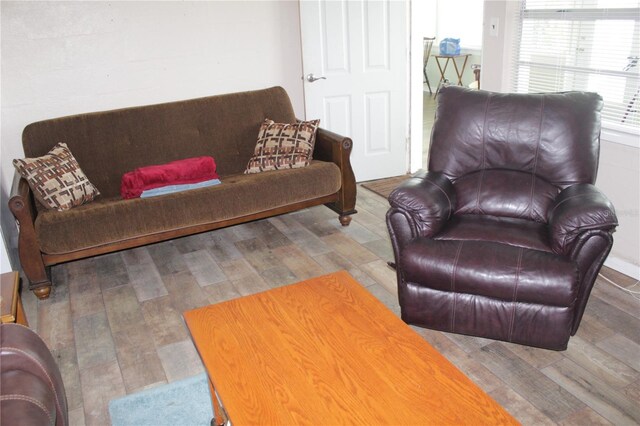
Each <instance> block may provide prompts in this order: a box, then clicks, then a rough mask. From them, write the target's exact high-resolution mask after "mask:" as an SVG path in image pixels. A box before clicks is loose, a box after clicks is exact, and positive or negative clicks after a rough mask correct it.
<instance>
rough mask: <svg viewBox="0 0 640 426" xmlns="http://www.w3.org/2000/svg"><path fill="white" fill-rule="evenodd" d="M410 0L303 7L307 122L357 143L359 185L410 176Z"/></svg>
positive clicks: (322, 1) (323, 0) (317, 0)
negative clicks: (314, 121)
mask: <svg viewBox="0 0 640 426" xmlns="http://www.w3.org/2000/svg"><path fill="white" fill-rule="evenodd" d="M407 7H408V6H407V2H406V1H393V0H370V1H366V0H362V1H360V0H353V1H350V0H349V1H333V0H309V1H307V0H303V1H301V2H300V21H301V29H302V31H301V33H302V50H303V53H302V56H303V70H304V76H305V77H306V76H307V75H309V74H314V75H315V76H316V77H321V76H322V77H325V78H326V79H324V80H317V81H315V82H312V83H311V82H309V81H307V80H306V78H305V79H304V87H305V110H306V116H307V119H315V118H320V120H321V123H320V126H321V127H324V128H327V129H329V130H331V131H334V132H336V133H339V134H343V135H345V136H349V137H351V138H352V139H353V143H354V145H353V151H352V154H351V163H352V165H353V169H354V173H355V175H356V180H357V181H365V180H371V179H378V178H383V177H388V176H397V175H401V174H404V173H406V171H407V170H408V164H407V152H406V150H407V146H406V141H407V135H408V118H407V114H408V107H407V102H408V84H407V81H408V80H407V79H408V58H407V51H408V35H407V22H408V15H407Z"/></svg>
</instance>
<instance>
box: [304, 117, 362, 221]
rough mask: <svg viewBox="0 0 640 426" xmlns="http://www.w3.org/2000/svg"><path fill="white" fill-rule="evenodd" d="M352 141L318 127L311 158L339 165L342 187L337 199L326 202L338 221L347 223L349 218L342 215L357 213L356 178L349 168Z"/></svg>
mask: <svg viewBox="0 0 640 426" xmlns="http://www.w3.org/2000/svg"><path fill="white" fill-rule="evenodd" d="M352 147H353V141H352V140H351V139H350V138H347V137H344V136H341V135H338V134H336V133H333V132H330V131H329V130H325V129H318V133H317V134H316V144H315V150H314V152H313V158H315V159H316V160H322V161H331V162H333V163H335V164H336V165H337V166H338V167H340V173H341V178H342V188H340V191H338V200H337V201H336V202H334V203H329V204H327V207H329V208H330V209H331V210H333V211H335V212H336V213H338V214H339V215H340V223H342V224H343V225H344V226H346V225H348V224H349V222H350V220H349V219H350V218H349V219H344V217H346V216H349V215H352V214H355V213H357V211H356V209H355V207H356V195H357V188H356V178H355V175H354V174H353V169H352V168H351V161H350V159H349V157H350V156H351V149H352Z"/></svg>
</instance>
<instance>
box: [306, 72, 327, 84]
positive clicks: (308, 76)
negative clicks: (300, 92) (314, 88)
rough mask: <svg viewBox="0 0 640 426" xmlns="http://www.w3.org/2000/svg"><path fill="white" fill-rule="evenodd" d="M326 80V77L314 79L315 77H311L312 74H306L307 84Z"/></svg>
mask: <svg viewBox="0 0 640 426" xmlns="http://www.w3.org/2000/svg"><path fill="white" fill-rule="evenodd" d="M326 79H327V77H316V76H315V75H313V73H311V74H307V81H308V82H309V83H313V82H314V81H317V80H326Z"/></svg>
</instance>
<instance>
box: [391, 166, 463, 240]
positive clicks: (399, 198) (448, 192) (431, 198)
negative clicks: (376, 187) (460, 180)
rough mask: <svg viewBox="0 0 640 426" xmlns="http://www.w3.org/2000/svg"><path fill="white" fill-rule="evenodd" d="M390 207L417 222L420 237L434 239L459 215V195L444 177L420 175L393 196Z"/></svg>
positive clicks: (405, 183)
mask: <svg viewBox="0 0 640 426" xmlns="http://www.w3.org/2000/svg"><path fill="white" fill-rule="evenodd" d="M389 204H391V207H392V208H397V209H401V210H404V211H406V212H407V213H408V214H409V215H410V216H411V217H412V218H413V220H414V223H415V226H416V231H417V232H418V235H419V236H421V237H430V236H433V235H435V234H437V233H438V231H439V230H440V229H441V228H442V226H443V225H444V223H445V222H447V221H448V220H449V218H450V217H451V215H452V214H453V212H454V211H455V208H456V194H455V190H454V189H453V184H452V183H451V181H450V180H449V178H447V177H446V176H445V175H444V174H442V173H439V172H427V171H420V172H418V173H416V174H414V175H413V176H412V177H411V178H409V179H407V180H406V181H404V182H403V183H402V184H400V186H399V187H397V188H396V189H394V190H393V191H392V192H391V194H390V195H389Z"/></svg>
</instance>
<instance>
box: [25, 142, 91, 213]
mask: <svg viewBox="0 0 640 426" xmlns="http://www.w3.org/2000/svg"><path fill="white" fill-rule="evenodd" d="M13 166H14V167H15V168H16V170H18V173H20V175H21V176H22V177H23V178H25V179H26V180H27V182H29V186H30V187H31V190H32V191H33V194H34V196H35V197H36V199H37V200H38V201H40V203H42V205H43V206H45V207H46V208H48V209H55V210H58V211H63V210H69V209H70V208H71V207H75V206H79V205H81V204H84V203H88V202H89V201H93V199H94V198H96V197H97V196H98V195H100V192H99V191H98V189H97V188H96V187H95V186H93V184H92V183H91V182H89V179H88V178H87V176H86V175H85V174H84V173H83V172H82V170H81V169H80V166H79V165H78V162H77V161H76V159H75V158H74V157H73V155H72V154H71V151H69V148H68V147H67V144H65V143H58V144H57V145H56V146H54V147H53V148H51V150H50V151H49V152H48V153H47V155H43V156H42V157H38V158H25V159H22V160H18V159H16V160H13Z"/></svg>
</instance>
